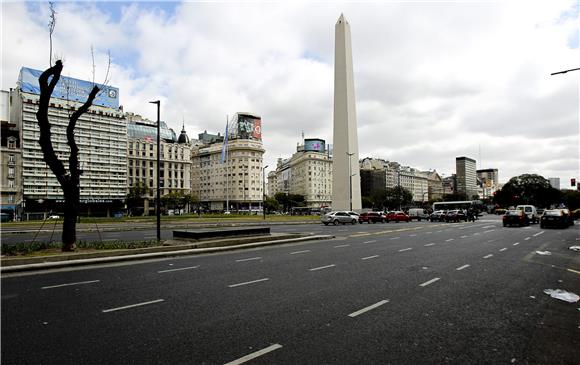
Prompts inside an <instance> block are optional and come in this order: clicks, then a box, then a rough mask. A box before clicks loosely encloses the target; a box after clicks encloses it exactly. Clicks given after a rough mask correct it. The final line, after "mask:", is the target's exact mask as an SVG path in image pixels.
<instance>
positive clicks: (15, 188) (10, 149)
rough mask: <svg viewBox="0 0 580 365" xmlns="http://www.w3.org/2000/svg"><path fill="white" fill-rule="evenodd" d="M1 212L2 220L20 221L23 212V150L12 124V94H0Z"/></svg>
mask: <svg viewBox="0 0 580 365" xmlns="http://www.w3.org/2000/svg"><path fill="white" fill-rule="evenodd" d="M0 124H1V127H2V131H1V133H0V138H1V140H2V143H1V145H0V153H1V156H0V161H1V162H2V170H1V174H0V194H1V200H0V210H1V212H2V220H15V219H19V213H20V212H21V210H22V208H23V207H22V149H21V146H20V132H19V129H18V127H17V125H16V124H14V123H11V122H10V94H9V92H8V91H2V92H1V93H0Z"/></svg>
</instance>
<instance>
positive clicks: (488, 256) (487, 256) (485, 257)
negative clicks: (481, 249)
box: [483, 254, 493, 259]
mask: <svg viewBox="0 0 580 365" xmlns="http://www.w3.org/2000/svg"><path fill="white" fill-rule="evenodd" d="M492 256H493V255H492V254H489V255H485V256H483V258H484V259H488V258H490V257H492Z"/></svg>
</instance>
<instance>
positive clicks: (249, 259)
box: [236, 257, 262, 262]
mask: <svg viewBox="0 0 580 365" xmlns="http://www.w3.org/2000/svg"><path fill="white" fill-rule="evenodd" d="M261 259H262V258H261V257H250V258H247V259H239V260H236V262H244V261H252V260H261Z"/></svg>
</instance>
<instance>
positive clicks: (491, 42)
mask: <svg viewBox="0 0 580 365" xmlns="http://www.w3.org/2000/svg"><path fill="white" fill-rule="evenodd" d="M2 6H3V24H4V29H5V31H4V32H3V39H2V43H3V45H4V50H5V52H3V69H2V73H3V84H2V89H5V90H8V89H9V88H13V87H15V82H16V78H17V77H18V71H19V70H20V67H22V66H24V67H32V68H37V69H44V68H45V67H47V65H48V54H49V52H48V32H47V29H46V23H47V20H48V5H47V4H46V3H17V2H15V3H3V5H2ZM305 6H306V5H304V4H303V5H289V4H288V5H287V4H276V3H267V4H266V6H264V4H240V3H219V4H207V3H184V4H180V3H167V2H165V3H155V2H145V3H135V4H129V3H104V2H103V3H86V2H82V3H61V2H57V3H56V10H57V25H56V29H55V34H54V53H55V54H56V55H58V56H61V57H64V60H65V69H64V75H66V76H71V77H74V78H79V79H85V80H90V79H91V78H92V77H91V64H92V61H91V59H90V58H91V54H90V47H91V44H92V45H93V46H94V47H95V57H96V67H97V70H96V71H97V75H96V81H97V82H101V81H102V80H101V79H104V73H105V69H106V63H107V61H106V52H107V50H110V51H111V55H112V62H113V63H112V65H111V66H112V78H111V82H110V85H114V86H116V87H118V88H119V93H120V101H121V104H122V105H123V106H124V108H125V110H126V111H131V112H135V113H138V114H141V115H143V116H145V117H147V118H149V119H152V120H155V116H154V113H155V110H154V108H151V106H150V105H149V104H148V101H149V100H155V99H161V100H162V106H163V109H162V119H163V120H165V121H167V123H168V124H169V125H170V126H171V127H172V128H174V129H180V128H181V123H182V120H185V128H186V130H187V131H188V133H189V134H190V135H196V134H197V133H199V132H201V131H203V130H208V131H212V132H216V133H217V132H223V120H224V118H225V115H226V114H229V115H230V116H231V115H232V114H233V113H235V112H237V111H244V110H245V111H251V112H255V113H257V114H259V115H261V116H262V120H263V128H264V147H265V149H266V155H265V156H264V165H270V170H272V167H273V166H275V161H276V159H277V158H278V157H286V156H289V155H290V154H291V153H292V150H293V146H294V145H295V143H296V142H297V141H300V140H301V137H300V135H301V133H302V131H304V133H305V135H306V136H307V137H319V138H323V139H325V140H326V141H327V142H328V143H332V139H331V136H332V92H333V83H332V75H333V67H334V64H333V48H334V41H333V39H334V37H333V31H334V29H333V26H334V24H335V22H336V18H337V17H338V16H339V15H340V13H344V14H345V16H346V17H347V18H348V19H349V22H350V23H351V24H352V25H353V34H352V37H353V54H354V56H355V57H354V65H353V66H354V73H355V80H356V83H355V91H356V96H357V112H358V120H359V131H358V132H359V150H360V157H361V158H364V157H367V156H368V157H377V158H384V159H387V160H391V161H393V160H394V161H399V162H401V163H402V164H405V165H410V166H416V167H417V168H419V169H421V170H429V169H437V171H439V172H441V173H444V174H446V175H448V174H451V173H454V172H455V171H454V170H455V166H454V165H455V164H454V159H455V157H457V156H468V157H471V158H473V159H475V160H476V161H477V168H478V169H485V168H497V169H499V170H500V171H501V174H500V182H506V181H507V180H509V178H511V177H513V176H516V175H520V174H523V173H537V174H540V175H542V176H544V177H545V178H549V177H559V178H561V180H562V187H564V188H565V187H567V185H569V182H570V178H577V174H578V165H579V158H578V150H577V146H578V88H577V80H578V75H576V74H574V73H572V74H565V75H556V76H550V73H551V72H555V71H560V70H564V69H568V68H574V67H577V66H578V65H577V64H575V63H574V62H577V60H576V59H574V58H573V53H574V51H577V49H578V33H577V30H576V27H575V24H577V21H578V13H577V11H576V10H575V8H574V2H571V1H562V2H550V4H542V3H541V2H525V3H518V2H513V3H512V2H510V3H507V4H498V3H492V2H490V3H467V4H457V3H413V4H400V3H390V4H361V3H358V4H340V5H335V4H331V3H324V4H322V3H317V4H316V3H315V4H312V5H309V6H308V9H307V10H306V8H305ZM305 13H307V14H308V16H304V14H305ZM89 16H90V18H91V19H93V21H92V22H86V18H85V17H89ZM264 29H268V31H267V32H264ZM234 30H235V31H234ZM183 34H187V35H188V36H187V37H184V36H183ZM434 35H436V37H435V36H434ZM8 50H9V51H8ZM39 50H46V51H45V52H44V51H39ZM172 55H175V57H171V56H172Z"/></svg>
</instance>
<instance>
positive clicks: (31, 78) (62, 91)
mask: <svg viewBox="0 0 580 365" xmlns="http://www.w3.org/2000/svg"><path fill="white" fill-rule="evenodd" d="M41 74H42V71H39V70H34V69H31V68H27V67H22V68H21V69H20V76H19V77H18V83H19V84H20V89H21V90H22V92H25V93H31V94H36V95H40V85H39V84H38V78H39V77H40V75H41ZM96 85H97V86H98V87H99V89H100V90H101V91H100V92H99V93H98V94H97V96H96V98H95V100H94V101H93V105H100V106H104V107H107V108H113V109H118V108H119V89H118V88H116V87H111V86H106V85H101V84H96ZM92 89H93V83H92V82H90V81H83V80H78V79H73V78H72V77H66V76H62V75H61V77H60V80H58V83H57V84H56V87H55V88H54V91H53V92H52V97H53V98H57V99H63V100H70V101H77V102H79V103H84V102H85V101H86V100H87V98H88V97H89V94H90V93H91V90H92Z"/></svg>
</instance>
